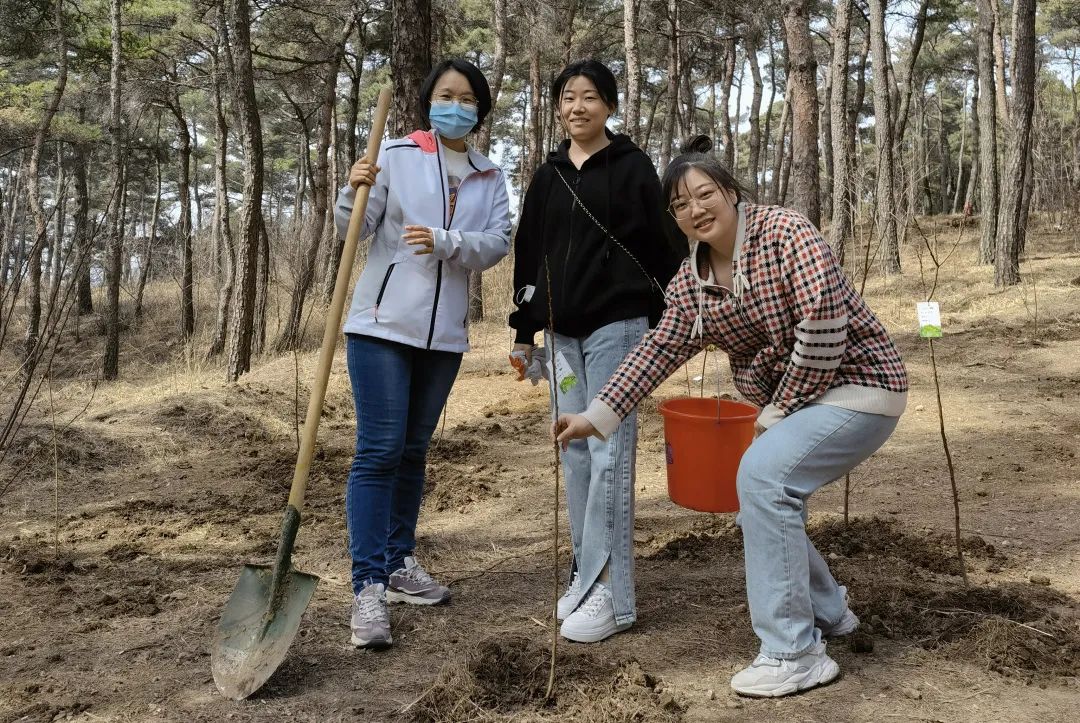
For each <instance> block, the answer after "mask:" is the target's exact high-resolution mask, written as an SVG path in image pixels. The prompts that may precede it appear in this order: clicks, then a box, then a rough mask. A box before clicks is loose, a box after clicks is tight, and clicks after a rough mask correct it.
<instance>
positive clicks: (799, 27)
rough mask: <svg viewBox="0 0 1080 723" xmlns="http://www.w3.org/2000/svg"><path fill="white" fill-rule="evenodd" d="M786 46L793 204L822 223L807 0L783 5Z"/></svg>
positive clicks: (814, 65)
mask: <svg viewBox="0 0 1080 723" xmlns="http://www.w3.org/2000/svg"><path fill="white" fill-rule="evenodd" d="M784 31H785V36H786V40H787V45H788V63H789V68H790V70H789V72H788V93H789V94H790V95H791V109H792V119H793V120H792V131H791V148H792V178H793V181H794V183H793V195H794V199H793V201H794V203H793V205H794V207H795V209H796V210H798V211H799V212H801V213H802V214H803V215H804V216H806V217H807V218H808V219H810V223H812V224H814V225H815V226H820V225H821V197H820V196H819V195H818V189H819V186H820V177H819V169H818V164H819V159H818V100H817V60H816V59H815V58H814V45H813V42H812V41H811V40H810V15H809V12H808V0H788V2H787V3H786V5H785V7H784Z"/></svg>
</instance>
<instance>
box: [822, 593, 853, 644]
mask: <svg viewBox="0 0 1080 723" xmlns="http://www.w3.org/2000/svg"><path fill="white" fill-rule="evenodd" d="M840 593H841V594H842V595H843V596H844V614H843V615H841V616H840V620H839V621H837V623H836V624H835V625H818V628H819V629H820V630H821V637H823V638H839V637H841V636H843V635H851V634H852V633H853V632H855V631H856V630H858V629H859V617H858V616H857V615H856V614H855V613H853V612H851V608H850V607H848V605H850V604H851V600H850V599H849V598H848V594H847V588H846V587H844V586H843V585H841V586H840Z"/></svg>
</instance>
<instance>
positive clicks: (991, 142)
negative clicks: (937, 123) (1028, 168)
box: [978, 0, 998, 264]
mask: <svg viewBox="0 0 1080 723" xmlns="http://www.w3.org/2000/svg"><path fill="white" fill-rule="evenodd" d="M994 2H996V0H978V12H979V15H978V36H979V47H978V64H979V172H980V173H981V174H982V182H981V184H980V193H979V263H981V264H992V263H994V251H995V248H996V243H997V211H998V206H997V204H998V169H997V112H996V110H995V108H994V105H995V101H994V97H995V96H994V11H993V9H992V7H991V4H992V3H994Z"/></svg>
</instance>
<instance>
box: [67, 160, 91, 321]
mask: <svg viewBox="0 0 1080 723" xmlns="http://www.w3.org/2000/svg"><path fill="white" fill-rule="evenodd" d="M89 159H90V151H89V149H88V148H87V147H86V146H85V145H84V144H81V143H76V144H74V146H73V147H72V164H71V172H72V176H73V177H74V187H75V188H74V190H75V214H74V216H73V218H72V222H73V223H74V229H73V236H74V241H73V243H74V245H75V248H76V249H77V252H78V254H79V258H80V259H82V264H81V265H80V266H79V268H78V269H77V271H76V273H77V274H78V281H77V284H78V286H77V289H78V291H77V293H78V300H77V302H76V303H77V304H78V313H79V314H92V313H94V297H93V295H92V293H91V290H90V257H91V256H92V255H93V248H92V247H93V240H92V239H91V238H90V184H89V181H88V179H87V166H88V165H89V162H90V160H89Z"/></svg>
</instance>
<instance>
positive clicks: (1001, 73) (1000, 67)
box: [990, 0, 1016, 126]
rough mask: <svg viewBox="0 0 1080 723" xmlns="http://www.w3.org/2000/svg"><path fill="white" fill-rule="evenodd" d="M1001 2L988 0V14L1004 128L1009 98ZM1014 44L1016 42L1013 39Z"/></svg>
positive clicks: (997, 93) (999, 105) (995, 76)
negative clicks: (991, 21)
mask: <svg viewBox="0 0 1080 723" xmlns="http://www.w3.org/2000/svg"><path fill="white" fill-rule="evenodd" d="M1000 2H1001V0H990V12H991V15H992V16H993V32H994V68H995V75H994V79H995V81H996V86H995V91H996V97H997V113H998V119H999V120H1001V121H1003V122H1004V123H1005V124H1006V126H1007V125H1008V122H1009V98H1008V95H1007V94H1006V92H1005V86H1006V84H1007V83H1008V81H1007V79H1006V77H1005V31H1004V30H1003V28H1004V27H1005V23H1004V22H1003V21H1002V19H1001V4H1000ZM1013 42H1014V43H1015V42H1016V40H1015V39H1014V40H1013Z"/></svg>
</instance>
